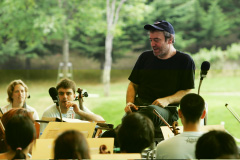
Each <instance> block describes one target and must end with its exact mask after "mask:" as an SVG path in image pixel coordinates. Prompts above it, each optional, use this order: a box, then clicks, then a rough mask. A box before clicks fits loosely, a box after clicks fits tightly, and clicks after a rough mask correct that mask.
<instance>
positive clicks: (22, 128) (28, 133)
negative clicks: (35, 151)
mask: <svg viewBox="0 0 240 160" xmlns="http://www.w3.org/2000/svg"><path fill="white" fill-rule="evenodd" d="M5 136H6V142H7V144H8V145H9V147H10V149H11V150H12V151H14V152H16V154H15V156H14V157H13V159H26V155H25V154H24V151H27V152H28V150H29V149H30V144H31V143H32V142H33V141H34V140H35V138H36V133H35V127H34V123H33V121H32V119H30V118H29V117H27V116H22V115H15V116H13V117H12V118H11V119H10V120H9V121H8V123H7V125H6V127H5Z"/></svg>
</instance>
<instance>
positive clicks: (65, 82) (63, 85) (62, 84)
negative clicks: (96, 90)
mask: <svg viewBox="0 0 240 160" xmlns="http://www.w3.org/2000/svg"><path fill="white" fill-rule="evenodd" d="M59 88H64V89H69V88H71V89H72V90H73V93H74V94H75V91H76V84H75V82H74V81H72V80H70V79H68V78H65V79H62V80H61V81H60V82H59V83H58V84H57V87H56V89H57V90H59Z"/></svg>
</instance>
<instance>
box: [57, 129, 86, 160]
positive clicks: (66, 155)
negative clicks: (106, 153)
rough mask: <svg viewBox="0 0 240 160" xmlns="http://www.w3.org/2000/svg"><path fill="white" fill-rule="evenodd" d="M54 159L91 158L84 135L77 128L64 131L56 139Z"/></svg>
mask: <svg viewBox="0 0 240 160" xmlns="http://www.w3.org/2000/svg"><path fill="white" fill-rule="evenodd" d="M54 159H90V154H89V148H88V143H87V141H86V138H85V137H84V135H83V134H82V133H80V132H78V131H75V130H69V131H65V132H64V133H62V134H61V135H60V136H58V138H57V139H56V140H55V147H54Z"/></svg>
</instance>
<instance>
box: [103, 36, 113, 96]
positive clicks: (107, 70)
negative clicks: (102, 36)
mask: <svg viewBox="0 0 240 160" xmlns="http://www.w3.org/2000/svg"><path fill="white" fill-rule="evenodd" d="M112 43H113V35H112V34H111V33H110V32H108V34H107V36H106V40H105V63H104V69H103V84H104V95H105V96H109V95H110V81H111V66H112Z"/></svg>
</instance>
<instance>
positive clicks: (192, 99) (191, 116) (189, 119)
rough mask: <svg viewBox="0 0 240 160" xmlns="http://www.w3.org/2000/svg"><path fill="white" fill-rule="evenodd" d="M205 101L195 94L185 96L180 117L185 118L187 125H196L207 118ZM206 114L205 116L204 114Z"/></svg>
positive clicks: (181, 103)
mask: <svg viewBox="0 0 240 160" xmlns="http://www.w3.org/2000/svg"><path fill="white" fill-rule="evenodd" d="M204 110H205V102H204V99H203V98H202V97H201V96H200V95H198V94H195V93H189V94H187V95H185V96H184V97H183V98H182V99H181V101H180V109H179V116H180V118H181V114H182V115H183V116H184V119H185V122H186V123H196V122H198V121H199V120H200V118H204V116H205V111H204ZM203 112H204V114H203Z"/></svg>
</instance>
